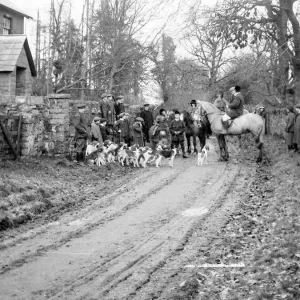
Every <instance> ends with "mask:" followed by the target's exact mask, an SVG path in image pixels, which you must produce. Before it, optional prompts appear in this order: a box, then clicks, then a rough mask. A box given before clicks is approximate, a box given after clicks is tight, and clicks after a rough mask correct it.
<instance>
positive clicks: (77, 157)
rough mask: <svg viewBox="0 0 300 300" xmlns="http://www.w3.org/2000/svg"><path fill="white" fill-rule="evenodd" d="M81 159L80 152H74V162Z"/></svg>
mask: <svg viewBox="0 0 300 300" xmlns="http://www.w3.org/2000/svg"><path fill="white" fill-rule="evenodd" d="M80 160H81V153H80V152H76V162H78V163H79V162H80Z"/></svg>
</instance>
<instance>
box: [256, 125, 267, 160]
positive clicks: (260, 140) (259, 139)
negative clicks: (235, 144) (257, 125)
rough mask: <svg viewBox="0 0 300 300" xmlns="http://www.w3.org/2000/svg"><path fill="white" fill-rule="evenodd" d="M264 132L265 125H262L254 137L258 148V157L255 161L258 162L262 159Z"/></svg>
mask: <svg viewBox="0 0 300 300" xmlns="http://www.w3.org/2000/svg"><path fill="white" fill-rule="evenodd" d="M264 133H265V127H264V126H263V127H262V129H261V130H260V132H259V134H258V136H257V137H256V138H255V142H256V145H257V148H258V150H259V152H258V157H257V159H256V162H257V163H260V162H261V161H262V154H263V148H264Z"/></svg>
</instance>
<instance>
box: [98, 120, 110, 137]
mask: <svg viewBox="0 0 300 300" xmlns="http://www.w3.org/2000/svg"><path fill="white" fill-rule="evenodd" d="M99 127H100V132H101V136H102V140H103V142H105V141H107V140H108V135H110V131H109V129H108V128H107V120H106V119H105V118H102V119H101V120H100V125H99Z"/></svg>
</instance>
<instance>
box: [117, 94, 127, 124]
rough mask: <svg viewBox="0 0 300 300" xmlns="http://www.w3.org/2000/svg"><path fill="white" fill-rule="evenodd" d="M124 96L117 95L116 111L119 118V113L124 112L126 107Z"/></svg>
mask: <svg viewBox="0 0 300 300" xmlns="http://www.w3.org/2000/svg"><path fill="white" fill-rule="evenodd" d="M123 102H124V96H121V95H120V96H117V97H116V102H115V113H116V119H117V120H118V119H119V118H120V117H119V115H120V114H121V113H123V112H125V107H124V104H123Z"/></svg>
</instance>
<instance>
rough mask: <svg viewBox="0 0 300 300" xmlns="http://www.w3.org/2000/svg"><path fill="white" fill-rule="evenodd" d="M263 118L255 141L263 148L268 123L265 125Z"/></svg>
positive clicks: (258, 146)
mask: <svg viewBox="0 0 300 300" xmlns="http://www.w3.org/2000/svg"><path fill="white" fill-rule="evenodd" d="M261 119H262V126H261V128H260V129H259V131H258V135H257V136H256V138H255V142H256V144H258V145H257V148H261V147H262V146H263V144H264V135H265V127H266V125H265V120H264V119H263V118H261Z"/></svg>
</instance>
